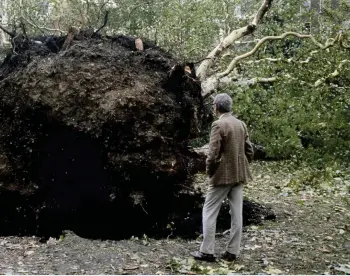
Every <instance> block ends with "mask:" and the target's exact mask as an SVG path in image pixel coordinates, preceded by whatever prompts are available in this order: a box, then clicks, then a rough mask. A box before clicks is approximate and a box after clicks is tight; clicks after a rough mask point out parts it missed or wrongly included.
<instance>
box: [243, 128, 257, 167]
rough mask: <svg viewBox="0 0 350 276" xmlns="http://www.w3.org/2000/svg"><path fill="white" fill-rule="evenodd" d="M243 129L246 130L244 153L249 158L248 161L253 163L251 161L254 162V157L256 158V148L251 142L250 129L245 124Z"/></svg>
mask: <svg viewBox="0 0 350 276" xmlns="http://www.w3.org/2000/svg"><path fill="white" fill-rule="evenodd" d="M242 123H243V122H242ZM243 127H244V130H245V145H244V151H245V155H246V156H247V159H248V161H249V162H251V161H253V157H254V148H253V146H252V143H251V142H250V140H249V133H248V129H247V126H246V124H245V123H243Z"/></svg>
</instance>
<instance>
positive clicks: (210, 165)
mask: <svg viewBox="0 0 350 276" xmlns="http://www.w3.org/2000/svg"><path fill="white" fill-rule="evenodd" d="M221 143H222V136H221V130H220V126H219V124H218V123H217V122H214V123H213V124H212V125H211V132H210V141H209V153H208V156H207V160H206V172H207V174H208V175H209V176H210V177H211V176H212V175H214V173H215V171H216V169H217V167H218V165H219V163H220V157H221Z"/></svg>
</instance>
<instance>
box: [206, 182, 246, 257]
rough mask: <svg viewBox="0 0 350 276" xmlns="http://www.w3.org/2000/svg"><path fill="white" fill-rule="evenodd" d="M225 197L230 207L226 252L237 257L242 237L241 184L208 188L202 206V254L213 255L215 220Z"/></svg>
mask: <svg viewBox="0 0 350 276" xmlns="http://www.w3.org/2000/svg"><path fill="white" fill-rule="evenodd" d="M226 197H227V199H228V202H229V205H230V214H231V232H230V240H229V242H228V245H227V249H226V250H227V251H228V252H229V253H231V254H235V255H236V256H238V255H239V249H240V245H241V237H242V204H243V184H242V183H238V184H233V185H222V186H209V189H208V192H207V195H206V198H205V203H204V206H203V242H202V245H201V247H200V251H201V252H202V253H207V254H214V250H215V232H216V220H217V217H218V215H219V211H220V208H221V205H222V202H223V201H224V199H225V198H226Z"/></svg>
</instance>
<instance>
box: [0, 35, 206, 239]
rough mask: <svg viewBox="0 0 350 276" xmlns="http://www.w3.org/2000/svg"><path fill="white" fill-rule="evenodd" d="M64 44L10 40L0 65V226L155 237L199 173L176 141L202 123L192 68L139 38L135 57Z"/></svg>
mask: <svg viewBox="0 0 350 276" xmlns="http://www.w3.org/2000/svg"><path fill="white" fill-rule="evenodd" d="M68 36H69V35H68ZM68 36H67V37H68ZM67 37H54V36H51V37H36V38H27V37H25V36H17V37H16V39H14V40H13V53H12V54H11V55H9V56H7V57H6V59H5V60H4V62H3V64H2V65H1V66H0V125H1V130H0V142H1V143H2V145H3V150H4V152H5V154H6V157H7V159H8V163H9V166H10V168H11V171H12V173H13V175H14V177H15V182H14V184H13V185H12V186H11V195H9V194H8V192H7V195H6V198H7V199H8V200H6V201H3V204H4V206H3V207H4V208H5V206H12V207H11V208H5V209H7V210H8V211H4V210H5V209H3V210H2V213H3V214H1V218H0V220H2V221H3V223H4V224H6V225H7V227H8V228H9V229H7V230H8V232H11V229H10V228H11V227H13V228H15V229H18V228H20V229H22V231H21V232H22V233H31V234H33V233H35V234H37V235H44V236H45V235H58V234H59V233H60V231H61V230H62V229H72V230H74V231H75V232H77V233H79V234H82V235H85V236H91V237H93V236H95V237H96V236H97V237H98V236H99V235H101V233H103V236H104V237H113V238H123V237H130V236H131V235H141V234H143V233H150V232H151V233H160V232H161V231H164V229H167V225H168V223H169V220H170V219H171V218H172V217H174V216H175V215H174V214H176V213H178V212H179V209H180V206H181V205H182V202H183V197H182V195H181V194H182V192H183V189H184V187H186V186H188V185H191V181H192V176H193V175H194V173H195V172H196V171H197V170H198V169H199V167H198V166H197V165H198V160H200V159H198V155H197V154H196V153H194V152H193V151H192V150H191V149H190V148H189V147H188V142H189V140H190V139H192V138H196V137H198V136H199V135H200V133H201V131H200V130H201V129H202V128H203V127H207V126H208V124H209V122H210V121H211V120H212V118H211V112H210V110H208V106H207V105H205V104H204V102H203V98H202V96H201V86H200V82H199V81H198V80H197V79H196V75H195V70H194V66H193V64H191V63H189V64H181V63H179V62H178V61H177V60H176V59H175V58H174V57H173V56H172V55H170V54H169V53H167V52H165V51H164V50H162V49H160V48H159V47H157V46H155V45H154V44H152V43H151V42H149V41H147V40H143V46H142V47H143V50H139V49H138V48H137V45H136V43H135V41H136V40H135V38H132V37H128V36H121V35H119V36H114V37H102V36H100V35H93V34H91V33H89V32H85V33H84V32H80V33H79V35H76V36H75V39H74V40H73V41H70V42H69V43H68V45H69V47H67ZM3 196H4V194H2V196H1V197H3ZM190 198H191V200H190V201H189V202H188V203H187V204H188V205H187V206H188V208H189V209H191V208H192V209H193V210H199V209H198V206H199V204H200V203H202V199H200V200H199V198H198V197H195V196H193V197H190ZM1 209H2V208H1ZM20 217H22V218H25V219H24V222H25V225H26V226H24V224H23V223H22V222H23V220H22V221H21V219H20ZM177 217H178V216H177ZM180 220H181V219H180ZM180 220H179V221H180ZM7 230H3V231H5V232H6V231H7Z"/></svg>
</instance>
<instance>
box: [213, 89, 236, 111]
mask: <svg viewBox="0 0 350 276" xmlns="http://www.w3.org/2000/svg"><path fill="white" fill-rule="evenodd" d="M213 104H214V113H215V115H217V116H218V115H220V114H223V113H227V112H231V111H232V99H231V97H230V96H229V95H227V94H226V93H220V94H217V95H216V96H215V98H214V102H213Z"/></svg>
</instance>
